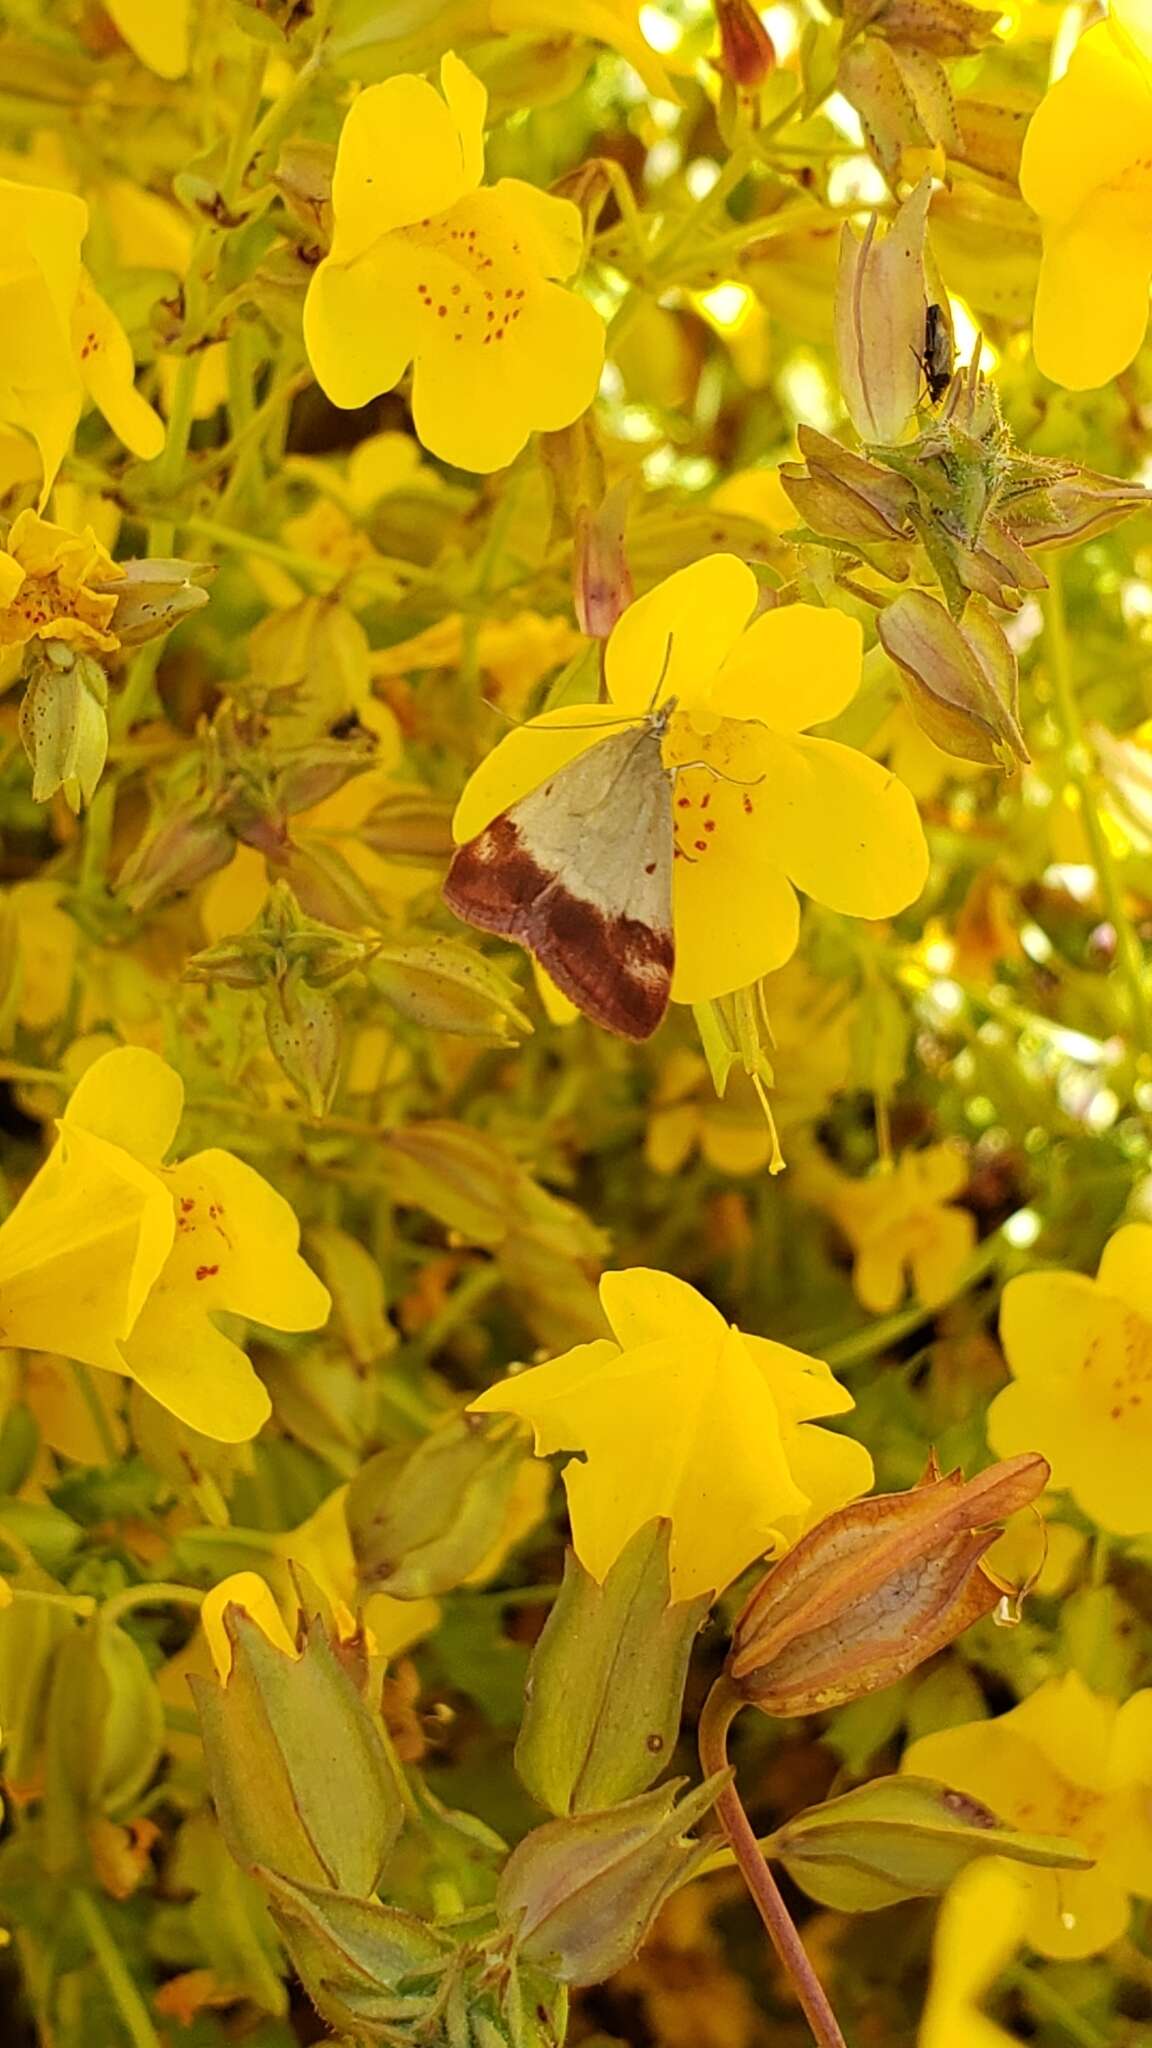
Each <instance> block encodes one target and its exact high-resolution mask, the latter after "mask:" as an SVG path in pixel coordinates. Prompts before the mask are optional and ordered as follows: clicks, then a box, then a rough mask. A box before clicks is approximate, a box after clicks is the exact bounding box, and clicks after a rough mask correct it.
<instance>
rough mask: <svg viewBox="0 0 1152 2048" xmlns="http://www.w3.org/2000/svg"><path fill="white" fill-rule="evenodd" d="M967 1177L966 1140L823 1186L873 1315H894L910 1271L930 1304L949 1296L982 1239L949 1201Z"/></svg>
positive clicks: (857, 1282) (823, 1197) (972, 1223)
mask: <svg viewBox="0 0 1152 2048" xmlns="http://www.w3.org/2000/svg"><path fill="white" fill-rule="evenodd" d="M817 1171H818V1169H817ZM967 1179H968V1168H967V1164H966V1162H965V1159H964V1154H963V1153H962V1152H961V1150H960V1149H959V1147H958V1146H956V1145H929V1146H928V1147H927V1148H926V1149H925V1150H924V1151H923V1152H904V1153H902V1154H901V1156H900V1158H899V1159H898V1160H897V1161H896V1162H895V1164H894V1165H893V1166H892V1167H885V1168H881V1169H880V1170H879V1171H878V1172H877V1173H874V1174H873V1175H872V1176H871V1178H870V1179H868V1180H849V1179H848V1177H847V1176H846V1175H842V1174H835V1175H834V1176H833V1177H832V1178H831V1181H830V1183H829V1184H828V1185H827V1187H826V1192H824V1193H822V1194H819V1193H818V1196H817V1198H818V1199H819V1200H820V1202H821V1206H822V1207H823V1208H825V1209H827V1211H828V1213H829V1215H831V1216H834V1217H835V1219H836V1221H837V1223H838V1224H839V1225H840V1228H841V1229H842V1230H843V1232H844V1235H845V1236H846V1237H847V1239H848V1241H849V1243H850V1244H851V1245H852V1248H853V1250H854V1251H855V1253H856V1259H855V1263H854V1265H853V1268H852V1284H853V1286H854V1287H855V1289H856V1294H857V1298H858V1299H859V1301H860V1302H861V1303H862V1304H863V1306H864V1307H865V1308H866V1309H868V1310H870V1311H871V1313H872V1314H873V1315H877V1316H882V1315H886V1314H887V1313H888V1311H889V1310H890V1309H894V1308H895V1307H896V1306H897V1304H898V1303H899V1302H900V1301H902V1300H903V1298H904V1293H905V1289H906V1286H907V1279H908V1277H910V1278H911V1281H912V1284H913V1286H914V1287H915V1290H916V1293H917V1295H918V1296H919V1298H920V1300H921V1301H922V1302H923V1304H924V1307H925V1308H935V1307H937V1306H938V1304H939V1303H940V1302H942V1301H947V1299H948V1296H949V1295H950V1294H951V1293H952V1290H953V1288H954V1286H955V1284H956V1279H957V1275H958V1274H959V1272H960V1269H961V1267H962V1266H963V1264H964V1261H965V1259H966V1258H967V1257H968V1254H969V1253H970V1251H971V1250H972V1247H973V1245H974V1243H975V1242H976V1223H975V1219H974V1218H973V1217H972V1216H971V1215H970V1214H969V1212H968V1210H967V1209H955V1208H951V1207H948V1206H946V1205H947V1204H948V1203H949V1201H950V1198H951V1197H952V1196H953V1195H958V1194H959V1193H960V1192H961V1190H962V1189H963V1187H964V1185H965V1183H966V1181H967ZM1019 1448H1020V1449H1029V1450H1031V1449H1034V1448H1035V1446H1034V1445H1033V1444H1031V1443H1030V1444H1028V1445H1026V1446H1025V1445H1023V1444H1022V1445H1020V1446H1019Z"/></svg>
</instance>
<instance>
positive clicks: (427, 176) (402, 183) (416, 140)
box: [304, 53, 604, 470]
mask: <svg viewBox="0 0 1152 2048" xmlns="http://www.w3.org/2000/svg"><path fill="white" fill-rule="evenodd" d="M440 82H441V87H442V91H443V97H441V94H440V93H438V92H437V91H436V89H435V87H434V86H432V85H430V84H429V83H428V81H427V80H426V79H423V78H415V77H412V76H409V75H407V74H404V75H401V76H399V77H395V78H387V79H385V80H384V81H383V82H382V83H381V84H380V85H370V86H369V87H368V88H367V89H366V90H365V91H364V92H362V93H360V95H359V97H358V98H357V99H356V100H354V101H353V104H352V107H351V110H350V112H349V114H348V116H347V119H346V120H345V123H344V127H343V131H342V133H341V136H340V147H339V151H338V154H337V158H336V170H335V173H334V177H333V186H332V207H333V214H334V220H335V228H334V233H333V238H332V249H331V253H330V255H328V256H327V257H325V259H324V261H323V262H322V263H321V264H320V266H319V268H318V269H317V270H316V272H315V273H314V275H313V277H312V281H311V284H310V285H309V289H308V297H307V300H306V302H305V306H304V338H305V341H306V343H307V348H308V355H309V358H310V360H311V363H312V368H313V371H314V372H315V375H316V377H317V379H318V381H319V383H320V384H321V386H322V388H323V389H324V391H325V392H326V393H327V395H328V397H329V398H330V399H331V400H332V401H333V403H334V404H336V405H340V406H346V407H355V406H359V405H366V404H367V403H368V400H369V399H371V398H375V397H376V395H377V393H378V392H381V391H389V390H391V388H392V386H393V385H395V384H398V383H399V381H400V379H401V377H402V376H403V375H404V372H405V370H406V369H407V367H408V365H409V363H414V365H415V370H414V375H413V382H412V413H413V420H414V423H415V427H416V432H417V434H418V435H419V437H420V439H421V441H422V442H423V443H424V446H425V447H426V448H429V449H431V451H432V453H433V454H434V455H439V456H441V457H442V458H443V460H444V461H445V462H452V463H455V464H457V465H458V466H459V467H460V468H462V469H473V470H493V469H500V468H502V467H503V466H504V464H505V463H508V462H511V461H512V458H513V457H514V456H515V455H517V454H518V453H519V451H520V449H521V448H523V446H524V443H525V442H526V441H527V439H528V436H529V434H530V433H531V432H532V430H533V429H534V428H557V427H566V426H569V425H570V424H571V422H572V421H573V420H575V419H577V418H578V417H579V415H580V414H581V413H582V412H584V411H586V409H587V407H588V406H589V405H590V404H591V402H592V399H593V398H594V396H595V393H596V386H597V383H598V381H599V377H600V367H601V363H602V361H603V355H604V326H603V322H602V321H601V319H600V316H599V314H598V313H597V312H596V311H595V309H594V308H593V307H592V306H590V305H589V304H588V302H587V300H585V299H581V298H578V297H577V296H576V295H575V293H573V292H569V291H565V290H564V289H563V287H562V286H561V285H559V284H555V283H553V282H551V280H552V279H554V278H565V277H571V275H572V273H573V272H574V270H575V269H576V267H577V265H578V263H579V261H580V255H581V249H582V243H583V236H582V229H581V223H580V214H579V211H578V209H577V208H576V207H575V206H574V205H573V204H572V202H571V201H570V200H567V199H556V198H552V197H551V196H550V195H549V194H547V193H543V192H538V191H537V190H536V188H535V186H533V185H526V184H524V183H523V182H522V181H521V180H520V179H519V178H501V180H500V181H499V183H498V184H496V185H494V186H492V187H490V188H489V187H483V188H482V187H481V183H480V180H481V176H482V174H483V168H484V114H485V109H486V106H487V94H486V93H485V90H484V87H483V86H482V85H481V84H480V82H479V80H478V79H476V78H474V77H473V75H472V73H471V72H470V71H469V69H468V67H467V65H466V64H463V63H461V61H460V59H459V58H458V57H455V56H453V55H452V54H451V53H449V54H448V55H447V56H446V57H445V58H444V60H443V62H442V64H441V67H440Z"/></svg>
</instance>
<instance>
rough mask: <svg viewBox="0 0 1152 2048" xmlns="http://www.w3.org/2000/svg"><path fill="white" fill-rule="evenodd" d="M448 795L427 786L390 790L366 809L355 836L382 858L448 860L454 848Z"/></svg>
mask: <svg viewBox="0 0 1152 2048" xmlns="http://www.w3.org/2000/svg"><path fill="white" fill-rule="evenodd" d="M454 808H455V805H454V803H453V801H452V799H451V797H439V796H437V795H436V794H435V792H434V791H433V790H430V789H418V788H413V789H390V790H389V791H388V792H387V794H386V795H385V796H383V797H381V799H380V802H379V803H378V804H375V805H374V806H373V808H372V809H371V810H370V811H369V813H368V816H367V817H366V818H365V819H364V821H363V823H362V824H361V825H360V827H359V830H358V832H357V838H358V839H359V840H360V842H361V844H362V845H364V846H369V847H371V849H372V852H373V853H378V854H379V855H380V857H381V859H382V860H411V861H421V862H422V861H430V860H433V861H434V860H448V859H449V858H450V857H451V855H452V853H453V852H454V851H455V841H454V839H453V837H452V813H453V810H454Z"/></svg>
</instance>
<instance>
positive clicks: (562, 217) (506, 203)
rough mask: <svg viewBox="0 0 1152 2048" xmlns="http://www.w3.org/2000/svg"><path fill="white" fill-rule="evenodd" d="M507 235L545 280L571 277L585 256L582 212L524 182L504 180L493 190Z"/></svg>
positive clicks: (568, 200)
mask: <svg viewBox="0 0 1152 2048" xmlns="http://www.w3.org/2000/svg"><path fill="white" fill-rule="evenodd" d="M492 197H493V199H494V200H497V201H498V202H499V206H500V212H501V214H502V216H503V220H504V223H505V225H506V228H507V232H508V234H509V235H510V236H515V238H516V240H517V242H518V243H519V245H520V250H519V251H518V253H523V255H524V256H525V257H526V258H527V260H528V262H529V263H530V264H532V266H533V268H534V269H536V270H539V271H540V272H542V274H543V275H544V276H545V277H559V278H564V277H571V276H572V274H573V272H574V271H575V270H577V269H578V268H579V265H580V259H581V257H582V256H583V254H584V226H583V222H582V221H581V218H580V209H579V207H578V206H576V205H575V204H574V203H573V201H572V200H571V199H559V198H557V197H556V195H555V193H552V192H541V191H540V190H539V188H538V186H536V185H528V184H525V182H524V180H523V179H522V178H501V179H500V180H499V182H498V183H497V184H496V185H494V186H493V188H492Z"/></svg>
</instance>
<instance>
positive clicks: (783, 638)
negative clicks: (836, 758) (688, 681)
mask: <svg viewBox="0 0 1152 2048" xmlns="http://www.w3.org/2000/svg"><path fill="white" fill-rule="evenodd" d="M863 653H864V636H863V633H862V631H861V628H860V626H859V624H858V622H857V621H856V620H855V619H850V618H849V617H848V615H847V613H846V612H838V611H835V610H832V609H831V608H829V609H827V610H825V609H824V608H823V607H822V606H820V605H813V604H789V605H781V606H779V607H778V608H777V609H776V610H775V611H770V612H765V613H764V614H763V616H762V617H761V618H758V619H754V620H753V622H752V624H751V625H750V626H749V628H748V631H747V632H746V633H744V634H743V635H742V636H741V638H740V639H739V640H738V641H737V643H736V645H735V647H734V648H733V650H732V652H731V654H730V655H729V656H728V659H727V661H726V662H725V663H724V666H723V668H722V669H721V670H720V673H719V675H718V676H717V678H716V681H715V684H714V685H713V689H712V694H711V697H710V698H709V708H710V709H711V710H714V711H719V712H721V713H722V714H723V715H724V716H725V717H727V718H754V719H760V720H762V721H763V723H764V724H765V725H770V726H774V727H775V728H776V730H777V731H778V732H803V731H805V730H806V728H807V727H808V726H810V725H822V724H823V723H824V722H825V721H826V720H827V719H829V718H835V717H836V716H837V715H838V713H839V712H841V711H843V709H844V707H845V705H846V704H850V703H851V702H852V699H853V697H854V696H855V695H856V692H857V690H858V689H859V687H860V664H861V661H862V659H863Z"/></svg>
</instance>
